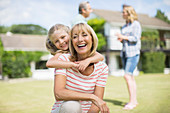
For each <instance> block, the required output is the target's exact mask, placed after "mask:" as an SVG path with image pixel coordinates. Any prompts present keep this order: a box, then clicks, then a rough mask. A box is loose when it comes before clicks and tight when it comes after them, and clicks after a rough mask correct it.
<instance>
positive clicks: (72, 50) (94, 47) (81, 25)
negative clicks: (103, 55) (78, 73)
mask: <svg viewBox="0 0 170 113" xmlns="http://www.w3.org/2000/svg"><path fill="white" fill-rule="evenodd" d="M75 29H78V31H79V32H81V31H87V32H88V33H89V34H90V35H91V37H92V48H91V53H90V54H89V55H88V57H90V56H92V55H94V53H95V52H96V50H97V46H98V38H97V35H96V33H95V32H94V30H93V29H92V28H91V27H90V26H89V25H88V24H86V23H79V24H76V25H74V26H73V28H72V29H71V31H70V41H69V49H70V53H71V55H72V57H71V60H78V56H77V52H76V50H75V48H74V46H73V43H72V39H73V33H74V30H75Z"/></svg>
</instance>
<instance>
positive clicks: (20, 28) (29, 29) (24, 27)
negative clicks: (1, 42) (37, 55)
mask: <svg viewBox="0 0 170 113" xmlns="http://www.w3.org/2000/svg"><path fill="white" fill-rule="evenodd" d="M10 31H11V32H12V33H20V34H39V35H46V34H47V30H46V29H45V28H43V27H41V26H39V25H34V24H19V25H12V26H11V30H10Z"/></svg>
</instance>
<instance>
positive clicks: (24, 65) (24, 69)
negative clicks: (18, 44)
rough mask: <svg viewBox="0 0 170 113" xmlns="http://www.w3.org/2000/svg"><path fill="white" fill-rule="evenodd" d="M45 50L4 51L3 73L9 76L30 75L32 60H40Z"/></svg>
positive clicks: (20, 76)
mask: <svg viewBox="0 0 170 113" xmlns="http://www.w3.org/2000/svg"><path fill="white" fill-rule="evenodd" d="M43 54H44V53H43V52H24V51H4V54H3V56H2V75H3V76H8V77H9V78H23V77H30V76H31V75H32V73H31V69H30V68H31V67H30V62H31V61H39V60H40V57H41V56H42V55H43Z"/></svg>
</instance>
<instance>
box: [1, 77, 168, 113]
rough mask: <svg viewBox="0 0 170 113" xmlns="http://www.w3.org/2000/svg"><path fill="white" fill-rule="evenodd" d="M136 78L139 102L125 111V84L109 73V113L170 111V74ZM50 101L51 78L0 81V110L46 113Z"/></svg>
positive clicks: (159, 112)
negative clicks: (133, 107) (44, 79)
mask: <svg viewBox="0 0 170 113" xmlns="http://www.w3.org/2000/svg"><path fill="white" fill-rule="evenodd" d="M135 78H136V83H137V87H138V88H137V89H138V90H137V94H138V97H137V98H138V102H139V105H138V106H137V107H136V108H135V109H134V110H131V111H125V110H122V108H123V106H124V104H125V103H127V102H128V91H127V86H126V83H125V81H124V79H123V77H114V76H109V78H108V81H107V86H106V89H105V96H104V100H105V101H106V102H107V105H108V106H109V108H110V112H111V113H168V112H170V75H163V74H155V75H154V74H147V75H146V74H145V75H140V76H137V77H135ZM53 103H54V96H53V81H52V80H46V81H37V80H33V81H32V80H31V81H30V80H29V81H25V80H24V81H23V82H22V81H15V82H11V81H10V82H2V81H1V82H0V113H49V112H50V110H51V107H52V105H53Z"/></svg>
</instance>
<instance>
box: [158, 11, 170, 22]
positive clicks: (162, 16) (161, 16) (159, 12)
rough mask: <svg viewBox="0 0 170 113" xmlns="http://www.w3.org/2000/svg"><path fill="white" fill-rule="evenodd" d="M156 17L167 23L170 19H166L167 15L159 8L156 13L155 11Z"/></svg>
mask: <svg viewBox="0 0 170 113" xmlns="http://www.w3.org/2000/svg"><path fill="white" fill-rule="evenodd" d="M155 17H156V18H159V19H161V20H163V21H165V22H167V23H168V24H170V20H169V19H168V17H167V16H166V15H165V13H164V12H162V11H161V10H160V9H158V10H157V13H156V16H155Z"/></svg>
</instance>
